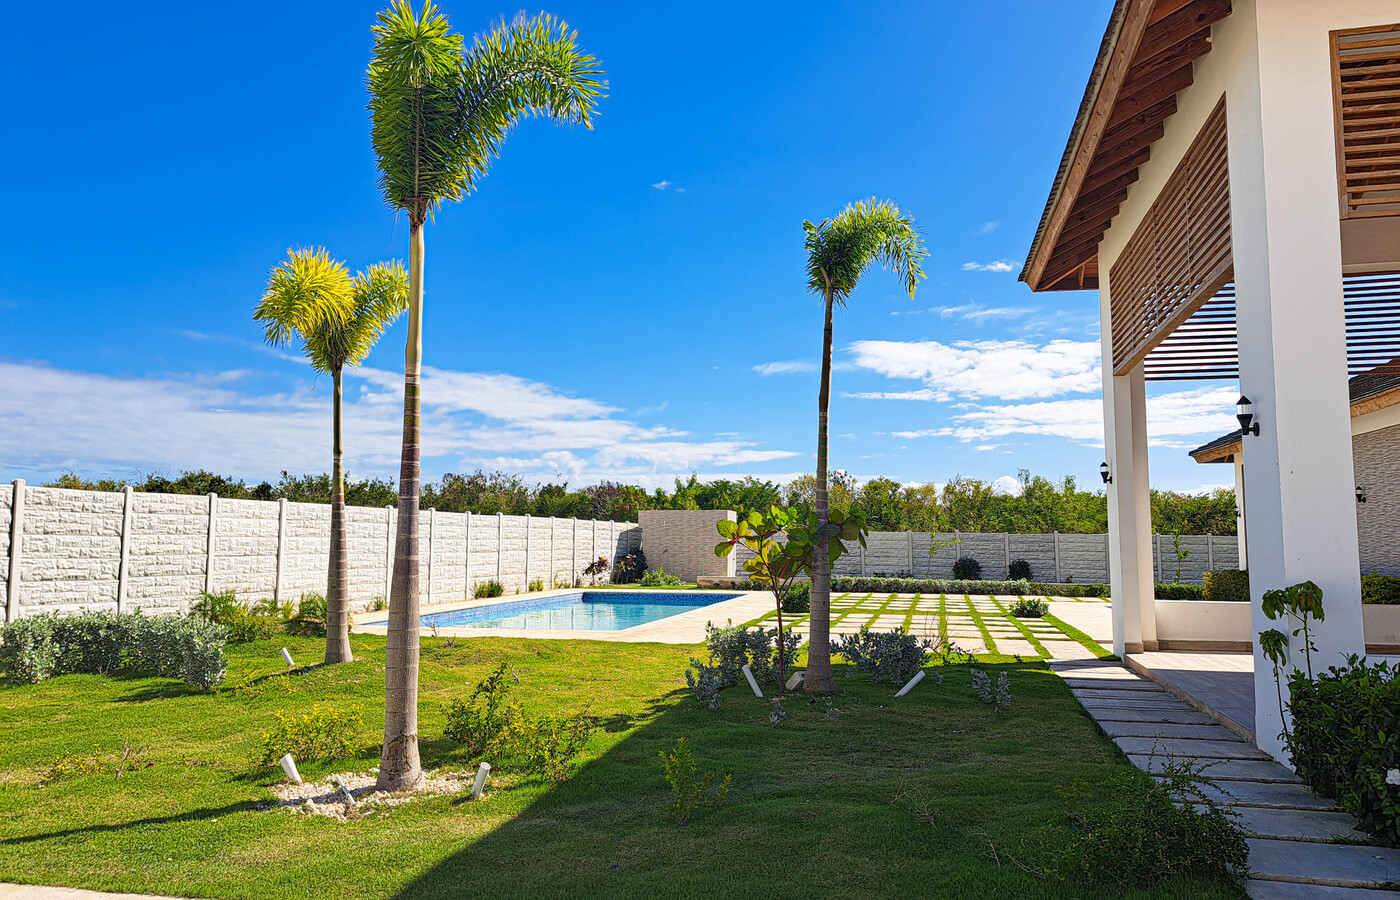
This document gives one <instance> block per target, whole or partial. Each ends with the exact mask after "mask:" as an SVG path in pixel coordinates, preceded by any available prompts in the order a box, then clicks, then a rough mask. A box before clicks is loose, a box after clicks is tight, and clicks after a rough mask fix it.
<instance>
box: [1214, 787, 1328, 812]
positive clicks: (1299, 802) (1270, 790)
mask: <svg viewBox="0 0 1400 900" xmlns="http://www.w3.org/2000/svg"><path fill="white" fill-rule="evenodd" d="M1201 790H1202V792H1203V793H1204V794H1205V795H1206V796H1207V797H1209V798H1211V799H1212V800H1215V801H1217V802H1220V803H1228V804H1231V805H1232V806H1234V807H1235V808H1236V809H1244V808H1245V807H1249V806H1267V807H1273V808H1275V809H1312V810H1332V811H1335V810H1336V809H1337V804H1335V803H1333V802H1332V801H1331V800H1328V799H1327V798H1326V797H1323V796H1321V795H1319V794H1315V793H1313V791H1312V789H1311V788H1309V787H1307V786H1306V785H1302V784H1285V783H1281V782H1276V781H1230V782H1221V784H1220V787H1219V788H1212V787H1209V786H1206V785H1202V786H1201Z"/></svg>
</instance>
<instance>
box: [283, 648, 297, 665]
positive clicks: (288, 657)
mask: <svg viewBox="0 0 1400 900" xmlns="http://www.w3.org/2000/svg"><path fill="white" fill-rule="evenodd" d="M282 658H283V659H284V660H286V661H287V667H288V668H291V669H295V668H296V667H297V664H296V663H294V662H292V654H290V653H288V652H287V648H286V647H283V648H282Z"/></svg>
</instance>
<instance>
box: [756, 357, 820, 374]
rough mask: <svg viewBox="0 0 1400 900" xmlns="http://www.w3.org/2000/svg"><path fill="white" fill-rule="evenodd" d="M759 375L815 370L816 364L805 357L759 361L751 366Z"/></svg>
mask: <svg viewBox="0 0 1400 900" xmlns="http://www.w3.org/2000/svg"><path fill="white" fill-rule="evenodd" d="M753 370H754V371H755V372H757V373H758V374H760V375H794V374H797V373H799V372H815V371H817V364H816V363H814V362H809V361H807V360H805V359H791V360H787V361H786V362H770V363H761V364H759V365H757V366H754V367H753Z"/></svg>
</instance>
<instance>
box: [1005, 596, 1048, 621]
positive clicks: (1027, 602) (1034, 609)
mask: <svg viewBox="0 0 1400 900" xmlns="http://www.w3.org/2000/svg"><path fill="white" fill-rule="evenodd" d="M1048 612H1050V604H1048V603H1046V602H1045V601H1044V600H1042V599H1040V598H1039V597H1022V598H1021V599H1020V600H1017V601H1016V603H1015V604H1014V605H1012V607H1011V614H1012V615H1013V616H1015V617H1016V618H1018V619H1039V618H1041V617H1042V616H1044V615H1045V614H1046V613H1048Z"/></svg>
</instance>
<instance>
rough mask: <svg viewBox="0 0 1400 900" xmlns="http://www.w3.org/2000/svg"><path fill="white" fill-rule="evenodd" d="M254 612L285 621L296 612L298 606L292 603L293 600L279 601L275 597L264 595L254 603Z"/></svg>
mask: <svg viewBox="0 0 1400 900" xmlns="http://www.w3.org/2000/svg"><path fill="white" fill-rule="evenodd" d="M252 612H253V614H254V615H259V616H266V617H267V618H269V619H273V620H276V621H278V622H285V621H287V620H288V619H290V618H291V617H292V615H293V614H294V613H295V612H296V608H295V607H294V606H293V605H292V601H290V600H287V601H285V602H278V600H277V599H276V598H274V597H264V598H262V599H261V600H259V601H258V602H257V603H254V604H253V608H252Z"/></svg>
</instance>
